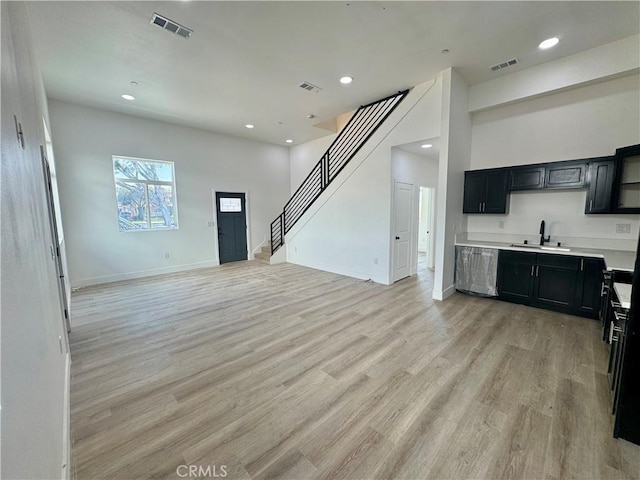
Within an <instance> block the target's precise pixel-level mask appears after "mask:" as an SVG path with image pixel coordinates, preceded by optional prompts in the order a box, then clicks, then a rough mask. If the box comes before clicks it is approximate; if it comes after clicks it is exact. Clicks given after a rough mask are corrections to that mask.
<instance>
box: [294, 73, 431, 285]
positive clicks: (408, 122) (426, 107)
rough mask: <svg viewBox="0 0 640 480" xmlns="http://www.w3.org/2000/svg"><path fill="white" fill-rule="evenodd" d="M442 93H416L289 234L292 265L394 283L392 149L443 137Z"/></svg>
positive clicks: (422, 89) (427, 88)
mask: <svg viewBox="0 0 640 480" xmlns="http://www.w3.org/2000/svg"><path fill="white" fill-rule="evenodd" d="M440 89H441V86H440V82H439V81H433V82H428V83H426V84H422V85H418V86H417V87H415V88H414V89H413V90H412V91H411V92H410V94H409V96H408V97H407V98H405V100H404V101H403V102H402V103H401V104H400V105H399V106H398V108H397V109H396V110H395V111H394V113H393V114H392V115H391V117H389V119H388V120H387V123H386V125H383V127H381V128H380V129H379V130H378V131H377V132H376V133H375V134H374V136H373V137H372V138H371V139H370V141H369V142H368V143H367V145H365V147H364V148H363V149H362V150H361V151H360V152H359V153H358V155H356V157H355V158H354V159H353V160H352V161H351V163H350V164H349V165H347V167H346V168H345V169H344V170H343V171H342V172H341V174H340V175H339V176H338V177H337V178H336V180H335V181H334V182H333V183H332V184H331V185H330V186H329V188H328V189H327V190H326V191H325V193H323V195H322V196H321V197H320V198H319V200H318V201H317V202H316V203H315V204H314V206H313V207H312V208H311V209H310V210H309V211H308V212H307V213H306V214H305V216H304V217H303V218H302V219H301V221H300V222H299V223H298V224H297V225H296V226H295V227H294V228H293V229H292V230H291V231H290V232H289V234H288V235H287V238H286V241H287V260H288V261H290V262H292V263H297V264H300V265H306V266H310V267H314V268H319V269H322V270H327V271H332V272H337V273H342V274H346V275H350V276H353V277H356V278H363V279H367V278H371V279H372V280H374V281H376V282H379V283H389V282H390V278H391V277H390V258H391V257H390V248H391V238H390V235H391V191H392V190H391V187H392V175H391V148H392V147H393V146H396V145H403V144H406V143H410V142H414V141H418V140H421V139H424V138H432V137H437V136H439V133H440V118H439V117H440V101H441V94H440ZM396 124H398V126H397V127H395V128H393V125H396ZM390 130H391V131H390ZM301 147H302V146H301ZM309 148H311V147H309ZM323 152H324V150H323ZM323 152H321V153H320V155H321V154H322V153H323ZM319 158H320V157H319V156H318V158H316V159H315V160H314V161H313V163H315V162H317V160H319ZM313 163H312V164H313ZM312 164H311V165H312ZM306 173H308V172H306ZM305 175H306V174H305Z"/></svg>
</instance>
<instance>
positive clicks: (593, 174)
mask: <svg viewBox="0 0 640 480" xmlns="http://www.w3.org/2000/svg"><path fill="white" fill-rule="evenodd" d="M614 176H615V162H614V160H613V157H603V158H600V159H594V160H592V161H590V162H589V190H588V191H587V203H586V205H585V210H584V213H610V212H611V195H612V189H613V181H614Z"/></svg>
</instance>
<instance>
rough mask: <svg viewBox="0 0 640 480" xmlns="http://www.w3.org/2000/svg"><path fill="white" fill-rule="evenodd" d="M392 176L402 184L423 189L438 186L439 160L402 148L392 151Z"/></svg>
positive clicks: (394, 148)
mask: <svg viewBox="0 0 640 480" xmlns="http://www.w3.org/2000/svg"><path fill="white" fill-rule="evenodd" d="M391 175H392V176H393V178H394V179H396V180H399V181H401V182H407V183H413V184H415V185H420V186H422V187H437V186H438V160H436V159H432V158H427V157H423V156H421V155H417V154H415V153H412V152H408V151H406V150H403V149H402V148H400V147H393V148H392V149H391Z"/></svg>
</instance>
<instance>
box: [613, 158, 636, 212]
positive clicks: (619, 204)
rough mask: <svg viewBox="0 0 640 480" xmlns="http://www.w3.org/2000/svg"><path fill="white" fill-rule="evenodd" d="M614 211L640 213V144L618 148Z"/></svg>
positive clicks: (614, 184) (614, 183) (614, 185)
mask: <svg viewBox="0 0 640 480" xmlns="http://www.w3.org/2000/svg"><path fill="white" fill-rule="evenodd" d="M612 199H613V202H612V211H613V212H614V213H640V145H632V146H630V147H624V148H619V149H617V150H616V172H615V179H614V182H613V195H612Z"/></svg>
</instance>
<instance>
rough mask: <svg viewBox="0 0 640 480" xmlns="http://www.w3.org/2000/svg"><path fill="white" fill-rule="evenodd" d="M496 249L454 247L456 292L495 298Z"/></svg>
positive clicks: (496, 292)
mask: <svg viewBox="0 0 640 480" xmlns="http://www.w3.org/2000/svg"><path fill="white" fill-rule="evenodd" d="M497 277H498V249H497V248H481V247H463V246H456V277H455V280H456V290H458V291H459V292H464V293H472V294H474V295H481V296H483V297H496V296H497V295H498V291H497V288H496V279H497Z"/></svg>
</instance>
